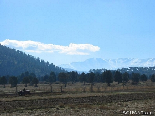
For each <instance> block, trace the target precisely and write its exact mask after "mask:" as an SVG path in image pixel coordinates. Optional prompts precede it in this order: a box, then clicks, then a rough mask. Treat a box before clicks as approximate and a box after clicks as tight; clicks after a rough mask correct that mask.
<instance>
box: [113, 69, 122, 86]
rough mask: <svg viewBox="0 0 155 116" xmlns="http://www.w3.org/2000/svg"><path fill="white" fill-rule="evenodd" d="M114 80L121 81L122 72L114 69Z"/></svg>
mask: <svg viewBox="0 0 155 116" xmlns="http://www.w3.org/2000/svg"><path fill="white" fill-rule="evenodd" d="M114 81H115V82H118V84H119V83H122V74H121V72H119V71H116V72H115V74H114Z"/></svg>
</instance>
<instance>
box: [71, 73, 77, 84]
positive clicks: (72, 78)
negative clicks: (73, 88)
mask: <svg viewBox="0 0 155 116" xmlns="http://www.w3.org/2000/svg"><path fill="white" fill-rule="evenodd" d="M70 77H71V81H72V84H73V83H74V82H75V80H76V72H74V71H72V72H70Z"/></svg>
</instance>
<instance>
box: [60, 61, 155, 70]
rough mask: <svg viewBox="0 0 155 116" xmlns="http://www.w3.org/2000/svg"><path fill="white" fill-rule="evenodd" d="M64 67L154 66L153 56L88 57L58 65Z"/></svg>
mask: <svg viewBox="0 0 155 116" xmlns="http://www.w3.org/2000/svg"><path fill="white" fill-rule="evenodd" d="M59 66H60V67H62V68H64V69H72V70H77V71H89V70H90V69H102V68H103V69H111V70H112V69H115V70H116V69H119V68H128V67H154V66H155V58H146V59H138V58H118V59H102V58H90V59H87V60H85V61H83V62H72V63H69V64H62V65H59Z"/></svg>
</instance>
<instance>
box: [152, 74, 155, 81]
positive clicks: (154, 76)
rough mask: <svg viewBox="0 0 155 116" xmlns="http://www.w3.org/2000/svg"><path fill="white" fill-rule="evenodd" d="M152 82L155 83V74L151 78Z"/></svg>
mask: <svg viewBox="0 0 155 116" xmlns="http://www.w3.org/2000/svg"><path fill="white" fill-rule="evenodd" d="M151 81H152V82H155V74H153V75H152V76H151Z"/></svg>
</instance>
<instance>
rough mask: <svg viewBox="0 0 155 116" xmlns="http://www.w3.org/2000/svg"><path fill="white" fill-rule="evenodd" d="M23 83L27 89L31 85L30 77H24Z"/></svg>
mask: <svg viewBox="0 0 155 116" xmlns="http://www.w3.org/2000/svg"><path fill="white" fill-rule="evenodd" d="M23 83H24V84H25V87H27V84H28V83H30V79H29V77H24V78H23Z"/></svg>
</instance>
